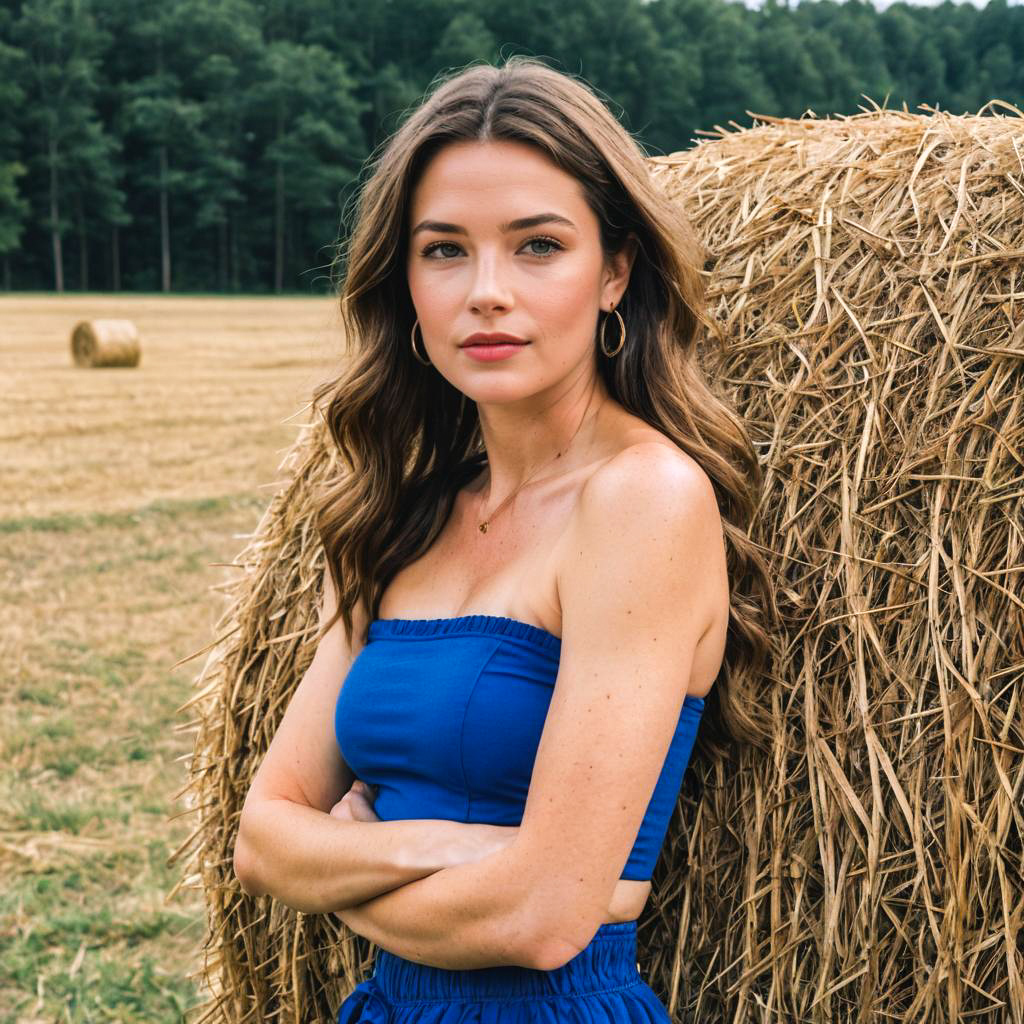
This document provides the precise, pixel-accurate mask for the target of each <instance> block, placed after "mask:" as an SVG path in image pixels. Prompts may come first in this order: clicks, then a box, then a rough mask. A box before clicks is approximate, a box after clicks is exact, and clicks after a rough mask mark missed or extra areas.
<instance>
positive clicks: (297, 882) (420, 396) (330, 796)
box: [235, 57, 768, 1024]
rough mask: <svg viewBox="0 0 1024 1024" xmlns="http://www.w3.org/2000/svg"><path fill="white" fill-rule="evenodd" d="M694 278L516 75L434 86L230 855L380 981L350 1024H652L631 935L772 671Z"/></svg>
mask: <svg viewBox="0 0 1024 1024" xmlns="http://www.w3.org/2000/svg"><path fill="white" fill-rule="evenodd" d="M702 259H703V253H702V250H701V248H700V246H699V245H698V244H697V242H696V241H695V239H694V237H693V235H692V233H691V231H690V229H689V227H688V225H687V223H686V221H685V219H684V218H683V216H682V215H681V213H680V212H679V211H678V210H677V209H676V208H675V207H674V206H673V205H672V204H671V203H669V202H668V201H667V200H666V199H665V198H664V197H663V196H662V195H661V194H660V193H659V192H658V191H657V190H656V189H655V188H654V187H653V186H652V184H651V183H650V181H649V179H648V174H647V171H646V167H645V162H644V156H643V153H642V152H641V150H640V149H639V147H638V146H637V144H636V143H635V142H634V141H633V139H632V138H631V137H630V136H629V134H628V133H627V132H626V131H625V130H624V129H623V128H622V127H621V126H620V124H619V123H618V121H617V120H616V119H615V118H614V117H613V116H612V114H611V113H610V112H609V111H608V109H607V108H606V107H605V106H604V104H603V103H602V102H601V101H600V99H599V98H598V97H597V96H596V95H595V94H594V93H593V92H592V91H590V90H589V89H588V88H587V87H586V86H585V85H584V84H582V83H581V82H579V81H578V80H576V79H573V78H571V77H568V76H566V75H563V74H560V73H558V72H556V71H554V70H552V69H550V68H548V67H546V66H545V65H544V64H542V63H541V62H539V61H536V60H533V59H530V58H521V57H515V58H512V59H510V60H509V61H508V62H507V63H506V64H504V66H502V67H491V66H488V65H480V66H474V67H471V68H469V69H467V70H464V71H462V72H461V73H459V74H457V75H456V76H454V77H452V78H450V79H449V80H447V81H446V82H444V83H442V84H441V85H440V86H439V87H438V88H437V89H436V90H435V91H434V92H433V93H432V94H431V95H430V96H429V97H428V98H427V99H426V101H425V102H424V103H423V104H422V105H421V106H420V107H419V108H418V109H416V110H415V111H414V112H413V113H412V114H411V115H410V116H409V117H408V119H407V120H406V121H405V123H404V124H403V125H402V126H401V128H400V129H399V130H398V131H397V133H396V134H395V136H394V137H393V138H392V139H391V140H390V141H389V143H388V144H387V146H386V148H384V149H383V152H382V153H381V154H380V155H379V157H378V158H377V160H376V162H375V165H374V167H373V173H372V176H370V177H369V179H368V180H367V181H366V183H365V185H364V187H363V190H362V195H361V201H360V205H359V209H358V218H357V221H356V224H355V226H354V230H353V232H352V237H351V243H350V247H349V250H348V253H347V268H346V275H345V280H344V285H343V289H342V309H343V312H344V315H345V325H346V333H347V337H348V339H349V343H350V345H351V346H352V353H351V359H350V360H349V362H348V364H347V365H346V368H345V370H344V372H343V373H342V375H341V377H340V379H339V380H337V381H334V382H332V383H330V384H328V385H324V386H322V387H321V388H319V389H318V392H317V396H316V400H317V402H318V403H321V402H324V401H326V417H327V422H328V425H329V428H330V433H331V437H332V438H333V441H334V443H335V444H336V445H337V450H338V453H339V455H340V463H341V465H342V467H343V468H342V471H341V472H340V473H339V474H338V476H337V477H336V478H335V479H334V480H332V482H331V485H330V487H329V488H327V489H326V490H325V493H324V495H323V500H322V506H321V507H320V508H319V510H318V511H319V521H318V525H319V529H320V533H321V537H322V540H323V547H324V551H325V554H326V568H325V571H324V577H323V601H322V604H321V609H320V622H321V626H322V632H321V639H320V640H319V643H318V646H317V650H316V655H315V657H314V659H313V662H312V664H311V665H310V667H309V670H308V671H307V673H306V674H305V675H304V677H303V679H302V681H301V683H300V684H299V686H298V687H297V689H296V691H295V693H294V695H293V697H292V700H291V702H290V704H289V707H288V709H287V711H286V713H285V715H284V718H283V720H282V722H281V725H280V727H279V730H278V732H277V733H276V734H275V738H274V740H273V742H272V744H271V745H270V748H269V750H268V752H267V755H266V757H265V759H264V761H263V762H262V764H261V766H260V768H259V771H258V772H257V774H256V777H255V779H254V781H253V784H252V787H251V790H250V792H249V794H248V797H247V800H246V803H245V807H244V809H243V812H242V816H241V821H240V825H239V831H238V837H237V843H236V847H235V870H236V873H237V875H238V877H239V879H240V881H241V884H242V885H243V886H244V888H245V889H246V891H247V892H249V893H253V894H259V893H270V894H271V895H273V896H274V897H276V898H277V899H279V900H281V901H283V902H284V903H286V904H287V905H289V906H291V907H294V908H296V909H299V910H303V911H305V912H307V913H327V912H332V913H336V914H337V915H338V916H339V917H340V918H341V919H342V920H343V921H344V922H345V923H346V925H348V926H349V927H350V928H351V929H352V930H353V931H355V932H357V933H358V934H360V935H362V936H365V937H366V938H368V939H370V940H372V941H373V942H374V943H376V944H377V945H378V946H379V947H380V950H379V952H378V955H377V959H376V963H375V968H374V974H373V977H372V978H370V979H368V980H366V981H364V982H363V983H361V984H360V985H359V986H357V988H356V990H355V991H354V992H353V993H352V994H351V995H350V996H349V997H348V998H347V999H346V1000H345V1001H344V1003H343V1004H342V1006H341V1007H340V1009H339V1013H338V1020H339V1022H340V1024H353V1022H356V1021H375V1022H383V1021H401V1022H405V1024H413V1022H429V1024H449V1022H450V1024H454V1022H456V1021H458V1022H463V1021H476V1020H480V1021H484V1022H501V1021H506V1020H508V1021H511V1020H516V1021H520V1020H521V1021H533V1020H536V1021H548V1022H549V1021H560V1020H566V1021H569V1020H572V1021H576V1020H586V1021H590V1020H592V1021H609V1022H610V1021H642V1020H652V1021H665V1020H667V1019H668V1016H667V1013H666V1011H665V1008H664V1007H663V1006H662V1004H661V1003H660V1001H659V1000H658V999H657V997H656V995H655V994H654V992H653V991H652V990H651V988H650V987H649V986H648V985H647V984H646V983H645V982H644V981H643V980H642V978H641V976H640V974H639V972H638V969H637V963H636V926H637V917H638V916H639V914H640V913H641V911H642V910H643V908H644V905H645V903H646V900H647V897H648V894H649V892H650V877H651V873H652V870H653V867H654V864H655V862H656V860H657V857H658V853H659V850H660V849H661V846H662V843H663V840H664V837H665V833H666V829H667V825H668V819H669V817H670V815H671V813H672V810H673V808H674V807H675V803H676V799H677V795H678V790H679V786H680V782H681V779H682V775H683V772H684V770H685V768H686V766H687V763H688V761H689V759H690V755H691V750H692V748H693V745H694V741H695V734H696V731H697V726H698V724H699V722H700V721H701V719H702V717H703V719H704V723H705V724H704V728H703V729H702V730H701V733H702V745H703V746H704V747H705V748H706V749H707V750H708V751H709V752H714V751H715V750H716V749H720V745H721V743H724V742H725V741H726V740H727V739H728V738H729V737H733V738H736V737H741V738H742V737H751V738H753V737H756V736H757V726H756V724H755V723H753V722H751V721H750V720H749V718H748V717H747V716H745V715H744V713H743V711H742V700H740V699H739V696H741V695H737V693H736V692H735V687H736V686H738V685H739V683H738V680H739V679H740V675H741V674H746V675H749V674H750V673H751V671H752V670H753V669H754V668H756V666H757V665H759V664H760V662H761V660H762V659H763V657H764V654H765V650H766V634H765V630H764V624H763V622H762V619H761V610H760V608H759V603H758V598H760V597H763V596H764V595H765V594H766V593H767V591H768V583H767V579H766V574H765V569H764V566H763V563H762V562H761V560H760V559H759V557H758V553H757V550H756V548H755V546H754V545H753V544H752V543H751V542H750V541H749V540H748V538H747V536H746V533H745V527H746V525H747V523H748V522H749V519H750V517H751V516H752V514H753V509H754V506H755V504H756V497H757V492H758V488H759V486H760V477H759V470H758V464H757V460H756V457H755V455H754V453H753V450H752V448H751V445H750V443H749V441H748V440H747V437H746V434H745V432H744V429H743V426H742V423H741V422H740V421H739V419H738V418H737V417H736V415H735V414H734V413H733V412H732V411H730V409H729V408H728V407H727V406H726V405H725V404H724V403H723V401H722V399H721V398H720V397H718V396H716V395H715V394H714V393H713V392H712V391H711V390H710V389H709V387H708V386H707V384H706V382H705V380H704V378H703V376H702V372H701V370H700V368H699V366H698V363H697V360H696V344H697V340H698V331H699V329H700V327H701V325H702V324H703V325H705V326H713V325H712V324H711V322H710V321H709V320H708V318H707V316H706V313H705V312H704V310H703V308H702V305H703V286H702V281H701V277H700V266H701V262H702ZM741 669H742V670H744V672H743V673H740V672H739V670H741ZM357 776H358V778H357Z"/></svg>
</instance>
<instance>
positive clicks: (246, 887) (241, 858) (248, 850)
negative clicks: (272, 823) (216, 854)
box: [231, 810, 266, 896]
mask: <svg viewBox="0 0 1024 1024" xmlns="http://www.w3.org/2000/svg"><path fill="white" fill-rule="evenodd" d="M231 865H232V868H233V869H234V872H235V878H236V879H237V881H238V884H239V886H241V888H242V891H243V892H244V893H245V894H246V895H248V896H263V895H264V894H265V893H266V889H265V888H264V887H263V886H262V885H261V884H260V882H259V875H258V871H257V858H256V853H255V851H254V850H253V849H252V846H251V845H250V843H249V841H248V839H247V837H246V814H245V811H244V810H243V812H242V815H241V817H240V818H239V822H238V831H237V832H236V833H235V849H234V852H233V853H232V857H231Z"/></svg>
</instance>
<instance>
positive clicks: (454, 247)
mask: <svg viewBox="0 0 1024 1024" xmlns="http://www.w3.org/2000/svg"><path fill="white" fill-rule="evenodd" d="M527 219H529V221H530V223H519V224H517V223H516V222H517V221H525V220H527ZM631 264H632V249H631V248H630V256H629V257H625V256H624V255H623V256H622V257H620V258H618V259H612V260H606V259H605V256H604V253H603V251H602V249H601V243H600V233H599V226H598V221H597V218H596V217H595V216H594V214H593V212H592V211H591V209H590V207H589V206H588V204H587V202H586V200H585V199H584V197H583V193H582V191H581V189H580V185H579V183H578V182H577V180H576V179H575V178H573V177H572V175H569V174H566V173H565V172H564V171H562V170H561V169H560V168H558V167H556V166H555V164H554V163H552V162H551V161H550V160H549V159H548V157H547V156H545V155H544V154H543V153H541V152H540V151H539V150H537V149H535V148H534V147H532V146H529V145H527V144H525V143H519V142H453V143H449V144H448V145H447V146H445V147H444V148H443V149H441V150H440V151H439V152H438V153H437V154H436V155H435V156H434V157H433V159H432V160H431V161H430V162H429V164H428V165H427V166H426V168H425V170H424V172H423V174H422V176H421V177H420V180H419V182H418V183H417V186H416V188H415V189H414V191H413V194H412V200H411V204H410V224H409V254H408V279H409V289H410V292H411V295H412V301H413V305H414V306H415V308H416V315H417V316H418V317H419V322H420V329H421V330H422V340H421V338H420V331H419V330H418V331H417V332H416V344H417V349H418V350H419V352H420V355H421V356H422V355H423V349H424V347H425V349H426V355H427V356H428V357H429V358H430V360H431V361H432V362H433V363H434V366H435V367H436V368H437V370H438V371H439V372H440V373H441V374H443V375H444V376H445V377H446V378H447V379H448V380H449V381H450V382H451V383H452V384H453V385H454V386H455V387H456V388H458V389H459V390H460V391H463V392H465V393H466V394H467V395H468V396H469V397H470V398H472V399H473V400H475V401H477V402H488V401H494V402H508V401H514V400H516V399H519V398H526V397H529V396H531V395H534V394H537V393H538V392H541V391H543V390H545V389H547V388H550V387H552V386H553V385H556V384H557V383H559V382H560V381H562V380H563V379H565V378H566V377H567V376H568V375H569V374H570V373H572V371H573V370H574V369H579V368H584V369H587V370H588V372H592V368H593V366H594V365H595V360H596V356H595V348H594V345H595V342H594V338H595V330H596V327H597V317H598V311H599V309H600V308H602V307H603V308H605V309H607V308H608V305H609V304H610V303H611V302H615V304H616V305H618V300H619V298H620V297H621V295H622V292H623V291H624V290H625V287H626V284H627V282H628V277H629V268H630V266H631ZM477 332H485V333H493V332H501V333H504V334H509V335H512V336H514V337H516V338H519V339H521V340H522V341H523V342H525V343H526V344H523V345H520V346H517V347H509V348H504V349H500V350H497V351H499V352H508V353H511V354H510V355H508V356H507V357H505V358H500V359H485V358H483V357H482V353H483V350H480V351H479V352H478V357H477V358H475V357H474V356H473V354H471V350H470V349H468V348H466V347H463V346H464V345H465V343H466V341H467V339H469V338H470V336H471V335H473V334H475V333H477ZM618 336H619V335H618V324H617V321H613V323H612V324H611V325H610V326H609V328H608V345H609V346H611V345H614V344H615V343H616V341H617V339H618ZM492 351H493V350H492Z"/></svg>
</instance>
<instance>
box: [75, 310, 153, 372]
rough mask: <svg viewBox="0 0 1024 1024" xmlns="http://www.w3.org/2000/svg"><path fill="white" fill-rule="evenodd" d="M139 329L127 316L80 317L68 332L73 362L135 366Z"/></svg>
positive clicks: (80, 364)
mask: <svg viewBox="0 0 1024 1024" xmlns="http://www.w3.org/2000/svg"><path fill="white" fill-rule="evenodd" d="M140 357H141V350H140V348H139V332H138V331H137V330H136V329H135V324H133V323H132V322H131V320H83V321H81V323H78V324H76V325H75V329H74V330H73V331H72V332H71V358H72V360H73V361H74V364H75V366H84V367H97V366H138V365H139V359H140Z"/></svg>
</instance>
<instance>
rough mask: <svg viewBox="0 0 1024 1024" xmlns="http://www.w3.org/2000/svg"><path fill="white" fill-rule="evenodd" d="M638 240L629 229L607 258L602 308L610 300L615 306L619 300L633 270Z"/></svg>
mask: <svg viewBox="0 0 1024 1024" xmlns="http://www.w3.org/2000/svg"><path fill="white" fill-rule="evenodd" d="M638 241H639V240H638V239H637V237H636V234H635V233H634V232H632V231H631V232H630V233H629V235H628V236H627V237H626V240H625V241H624V242H623V243H622V245H621V246H620V248H619V251H618V252H617V253H615V254H614V255H612V256H609V257H608V258H607V267H606V270H605V281H604V288H603V289H602V295H601V305H602V308H603V307H604V306H605V305H607V304H608V303H612V302H614V303H615V305H616V306H617V305H618V304H619V302H620V301H621V298H622V293H623V292H624V291H625V290H626V286H627V285H628V284H629V275H630V273H631V272H632V270H633V262H634V260H635V259H636V251H637V245H638Z"/></svg>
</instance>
